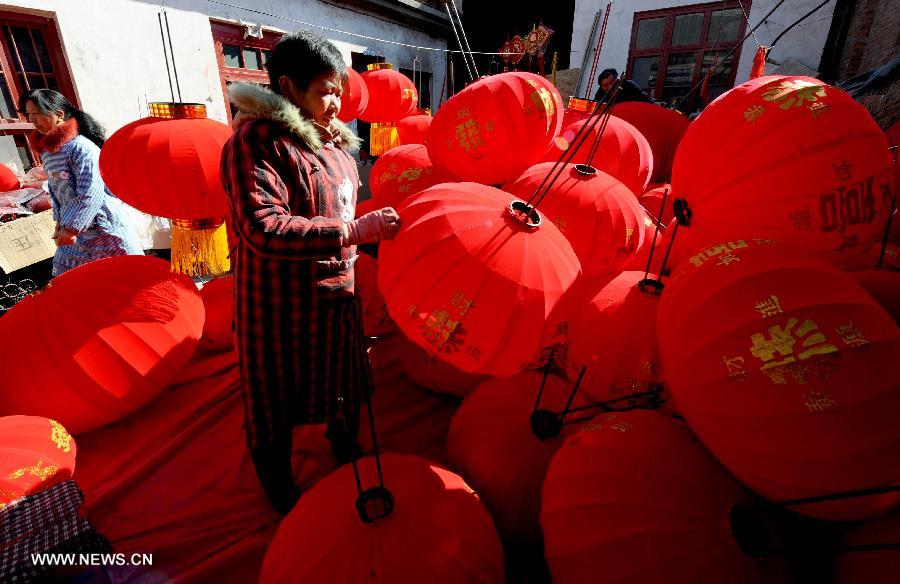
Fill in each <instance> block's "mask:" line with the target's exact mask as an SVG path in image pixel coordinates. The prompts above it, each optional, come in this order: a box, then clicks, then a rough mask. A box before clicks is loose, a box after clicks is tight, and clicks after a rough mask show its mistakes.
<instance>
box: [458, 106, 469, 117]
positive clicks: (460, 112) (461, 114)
mask: <svg viewBox="0 0 900 584" xmlns="http://www.w3.org/2000/svg"><path fill="white" fill-rule="evenodd" d="M471 116H472V112H471V111H470V110H469V108H467V107H461V108H459V110H458V111H457V112H456V119H457V120H464V119H466V118H468V117H471Z"/></svg>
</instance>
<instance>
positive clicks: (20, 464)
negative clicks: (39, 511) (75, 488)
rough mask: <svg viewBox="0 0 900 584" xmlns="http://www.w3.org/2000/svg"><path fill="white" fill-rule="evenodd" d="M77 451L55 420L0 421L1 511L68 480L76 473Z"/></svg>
mask: <svg viewBox="0 0 900 584" xmlns="http://www.w3.org/2000/svg"><path fill="white" fill-rule="evenodd" d="M76 452H77V449H76V448H75V440H74V439H73V438H72V437H71V436H70V435H69V433H68V432H67V431H66V429H65V428H64V427H63V425H62V424H60V423H59V422H57V421H56V420H51V419H49V418H42V417H39V416H6V417H2V418H0V510H2V509H3V508H4V507H6V505H8V504H9V503H11V502H13V501H15V500H16V499H19V498H21V497H24V496H26V495H33V494H35V493H39V492H41V491H45V490H47V489H49V488H50V487H52V486H54V485H57V484H59V483H61V482H63V481H67V480H69V479H70V478H71V477H72V473H74V472H75V454H76Z"/></svg>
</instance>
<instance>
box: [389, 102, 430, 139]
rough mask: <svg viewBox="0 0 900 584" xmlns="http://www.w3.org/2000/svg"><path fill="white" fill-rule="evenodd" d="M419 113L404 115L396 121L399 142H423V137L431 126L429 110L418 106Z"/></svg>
mask: <svg viewBox="0 0 900 584" xmlns="http://www.w3.org/2000/svg"><path fill="white" fill-rule="evenodd" d="M417 111H418V112H419V113H418V114H416V115H413V116H406V117H405V118H403V119H402V120H400V121H399V122H397V133H398V135H399V136H400V143H401V144H404V145H406V144H424V143H425V138H426V137H427V136H428V130H429V128H431V120H432V119H434V118H432V117H431V110H430V109H428V108H419V109H418V110H417Z"/></svg>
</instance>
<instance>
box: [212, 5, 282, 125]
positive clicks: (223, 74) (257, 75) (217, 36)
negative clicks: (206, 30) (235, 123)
mask: <svg viewBox="0 0 900 584" xmlns="http://www.w3.org/2000/svg"><path fill="white" fill-rule="evenodd" d="M210 28H211V29H212V36H213V41H214V42H215V46H216V61H217V62H218V64H219V77H220V78H221V80H222V95H223V97H224V99H225V111H226V112H227V114H228V122H229V123H230V122H231V104H230V103H229V102H228V84H229V83H236V82H239V81H244V82H249V83H258V84H260V85H265V86H266V87H268V86H269V74H268V72H266V70H265V65H263V69H245V68H244V67H226V66H225V45H235V46H238V47H240V48H241V59H242V60H243V49H245V48H246V49H251V50H256V51H259V52H260V53H261V52H262V51H264V50H266V51H271V50H272V49H273V48H274V47H275V44H276V43H278V40H279V39H281V37H282V36H283V35H282V33H280V32H271V31H263V38H261V39H259V38H255V37H247V38H244V27H243V26H238V25H236V24H231V23H226V22H220V21H216V20H211V21H210ZM259 57H260V63H262V55H261V54H260V56H259Z"/></svg>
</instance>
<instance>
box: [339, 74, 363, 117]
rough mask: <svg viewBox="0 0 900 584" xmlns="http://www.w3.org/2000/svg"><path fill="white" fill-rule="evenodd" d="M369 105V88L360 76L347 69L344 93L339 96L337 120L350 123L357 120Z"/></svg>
mask: <svg viewBox="0 0 900 584" xmlns="http://www.w3.org/2000/svg"><path fill="white" fill-rule="evenodd" d="M368 105H369V88H368V87H366V82H365V81H363V78H362V75H360V74H359V73H357V72H356V71H354V70H353V69H352V68H350V67H347V81H345V82H344V93H343V94H342V95H341V111H340V112H339V113H338V119H339V120H341V121H343V122H352V121H353V120H355V119H356V118H358V117H359V116H360V115H362V113H363V112H364V111H366V107H368Z"/></svg>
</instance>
